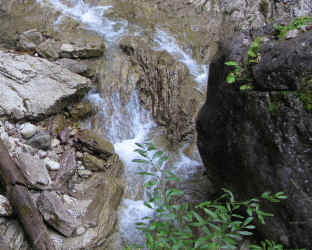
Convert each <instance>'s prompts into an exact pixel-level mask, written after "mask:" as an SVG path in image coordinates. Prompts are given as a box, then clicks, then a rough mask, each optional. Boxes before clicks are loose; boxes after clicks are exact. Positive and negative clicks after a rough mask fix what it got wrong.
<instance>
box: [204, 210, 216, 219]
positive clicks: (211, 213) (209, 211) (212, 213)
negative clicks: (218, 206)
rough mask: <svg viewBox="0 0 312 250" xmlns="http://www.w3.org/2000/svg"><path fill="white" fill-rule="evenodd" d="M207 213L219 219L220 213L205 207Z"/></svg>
mask: <svg viewBox="0 0 312 250" xmlns="http://www.w3.org/2000/svg"><path fill="white" fill-rule="evenodd" d="M204 211H205V213H206V214H208V215H210V216H211V217H212V218H213V219H219V217H218V215H217V214H216V213H215V212H213V211H211V210H210V209H207V208H204Z"/></svg>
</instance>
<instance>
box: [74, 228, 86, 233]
mask: <svg viewBox="0 0 312 250" xmlns="http://www.w3.org/2000/svg"><path fill="white" fill-rule="evenodd" d="M85 231H86V229H85V227H84V226H79V227H78V228H77V229H76V235H82V234H83V233H84V232H85Z"/></svg>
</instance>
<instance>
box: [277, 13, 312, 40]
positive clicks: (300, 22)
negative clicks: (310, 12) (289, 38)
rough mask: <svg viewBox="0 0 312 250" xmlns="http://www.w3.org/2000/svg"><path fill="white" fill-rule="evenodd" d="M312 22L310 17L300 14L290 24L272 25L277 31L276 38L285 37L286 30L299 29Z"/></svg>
mask: <svg viewBox="0 0 312 250" xmlns="http://www.w3.org/2000/svg"><path fill="white" fill-rule="evenodd" d="M310 24H312V18H311V17H309V16H301V17H297V18H295V19H294V20H293V21H292V22H291V23H290V24H288V25H274V28H275V29H276V30H277V31H278V33H279V34H278V38H280V39H285V36H286V34H287V32H288V31H290V30H294V29H299V28H301V27H302V26H305V25H310Z"/></svg>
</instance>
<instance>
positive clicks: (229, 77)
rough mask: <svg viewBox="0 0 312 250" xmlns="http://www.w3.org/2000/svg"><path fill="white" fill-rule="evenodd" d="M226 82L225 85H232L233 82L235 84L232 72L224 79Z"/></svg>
mask: <svg viewBox="0 0 312 250" xmlns="http://www.w3.org/2000/svg"><path fill="white" fill-rule="evenodd" d="M226 82H227V83H230V84H231V83H233V82H235V75H234V73H233V72H230V73H229V74H228V75H227V77H226Z"/></svg>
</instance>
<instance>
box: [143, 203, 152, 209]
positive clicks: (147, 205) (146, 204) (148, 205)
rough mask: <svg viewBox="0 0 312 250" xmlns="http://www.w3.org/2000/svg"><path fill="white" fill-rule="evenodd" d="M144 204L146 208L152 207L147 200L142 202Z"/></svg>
mask: <svg viewBox="0 0 312 250" xmlns="http://www.w3.org/2000/svg"><path fill="white" fill-rule="evenodd" d="M144 206H146V207H148V208H151V209H152V208H153V207H152V205H151V204H149V203H148V202H144Z"/></svg>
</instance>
